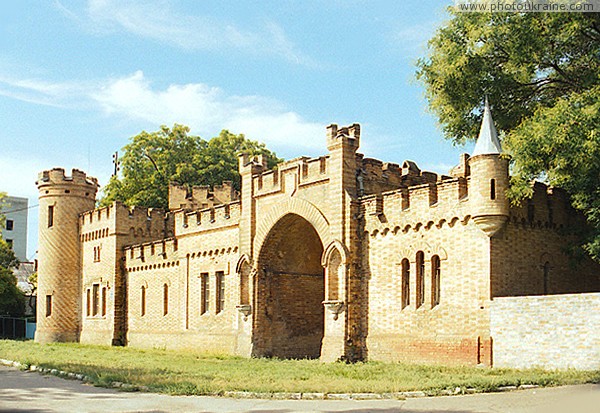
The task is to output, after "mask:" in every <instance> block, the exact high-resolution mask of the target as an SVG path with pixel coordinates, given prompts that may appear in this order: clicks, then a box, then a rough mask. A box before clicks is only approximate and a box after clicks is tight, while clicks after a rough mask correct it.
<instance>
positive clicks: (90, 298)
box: [85, 288, 92, 317]
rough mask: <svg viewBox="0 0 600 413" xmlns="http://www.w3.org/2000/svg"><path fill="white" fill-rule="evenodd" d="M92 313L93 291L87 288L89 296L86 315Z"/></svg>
mask: <svg viewBox="0 0 600 413" xmlns="http://www.w3.org/2000/svg"><path fill="white" fill-rule="evenodd" d="M91 313H92V291H91V290H90V289H89V288H88V289H87V297H86V301H85V315H86V316H88V317H89V316H90V315H91Z"/></svg>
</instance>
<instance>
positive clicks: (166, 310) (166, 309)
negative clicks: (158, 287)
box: [163, 284, 169, 315]
mask: <svg viewBox="0 0 600 413" xmlns="http://www.w3.org/2000/svg"><path fill="white" fill-rule="evenodd" d="M168 313H169V286H168V285H167V284H165V285H163V315H167V314H168Z"/></svg>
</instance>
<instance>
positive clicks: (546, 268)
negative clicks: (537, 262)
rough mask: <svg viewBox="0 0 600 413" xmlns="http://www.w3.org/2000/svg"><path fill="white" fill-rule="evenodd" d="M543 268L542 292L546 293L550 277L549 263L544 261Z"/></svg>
mask: <svg viewBox="0 0 600 413" xmlns="http://www.w3.org/2000/svg"><path fill="white" fill-rule="evenodd" d="M543 269H544V294H548V278H550V263H549V262H548V261H546V262H545V263H544V266H543Z"/></svg>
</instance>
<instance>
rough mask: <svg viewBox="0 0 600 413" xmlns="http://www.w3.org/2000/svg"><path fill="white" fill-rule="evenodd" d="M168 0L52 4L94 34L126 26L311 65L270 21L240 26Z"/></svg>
mask: <svg viewBox="0 0 600 413" xmlns="http://www.w3.org/2000/svg"><path fill="white" fill-rule="evenodd" d="M170 3H171V2H170V1H168V0H154V1H146V2H136V1H131V0H89V1H88V6H87V11H86V13H85V14H84V15H81V16H80V15H77V14H76V13H75V12H73V11H72V10H69V9H68V8H66V7H65V6H64V5H63V4H62V3H60V2H59V1H58V0H56V1H55V6H56V8H57V9H58V10H59V11H60V12H61V13H62V14H63V15H65V16H66V17H68V18H69V19H71V20H73V21H75V22H76V23H77V24H78V25H79V26H81V27H82V28H84V30H87V31H89V30H92V31H95V32H99V33H110V32H119V31H126V32H129V33H131V34H134V35H136V36H139V37H143V38H147V39H153V40H155V41H158V42H161V43H163V44H167V45H171V46H174V47H177V48H181V49H185V50H239V51H244V52H246V53H250V54H257V55H271V56H273V55H274V56H279V57H280V58H283V59H285V60H287V61H290V62H292V63H295V64H303V65H307V66H316V65H317V64H316V62H315V61H314V60H313V59H312V58H310V57H308V56H306V55H304V54H303V53H302V52H300V51H299V50H298V49H297V48H296V46H295V45H294V44H293V43H292V42H291V41H290V40H289V39H288V38H287V36H286V34H285V32H284V30H283V28H281V26H279V25H277V24H276V23H274V22H270V21H267V22H264V23H262V24H261V25H259V27H256V28H252V29H245V28H242V27H239V26H238V25H236V24H235V23H234V22H228V21H222V20H219V19H216V18H213V17H209V16H200V15H185V14H181V13H178V12H177V11H175V10H173V9H172V7H171V4H170Z"/></svg>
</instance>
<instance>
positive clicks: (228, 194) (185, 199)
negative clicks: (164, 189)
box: [169, 181, 239, 211]
mask: <svg viewBox="0 0 600 413" xmlns="http://www.w3.org/2000/svg"><path fill="white" fill-rule="evenodd" d="M238 199H239V193H238V192H237V191H236V190H235V188H234V187H233V182H232V181H223V183H222V184H221V185H215V186H214V187H212V188H211V187H210V186H208V185H194V186H192V187H191V188H190V187H188V186H185V185H177V184H175V183H171V184H169V210H171V211H173V210H177V209H185V210H191V209H204V208H210V207H212V206H215V205H220V204H226V203H229V202H233V201H236V200H238Z"/></svg>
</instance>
